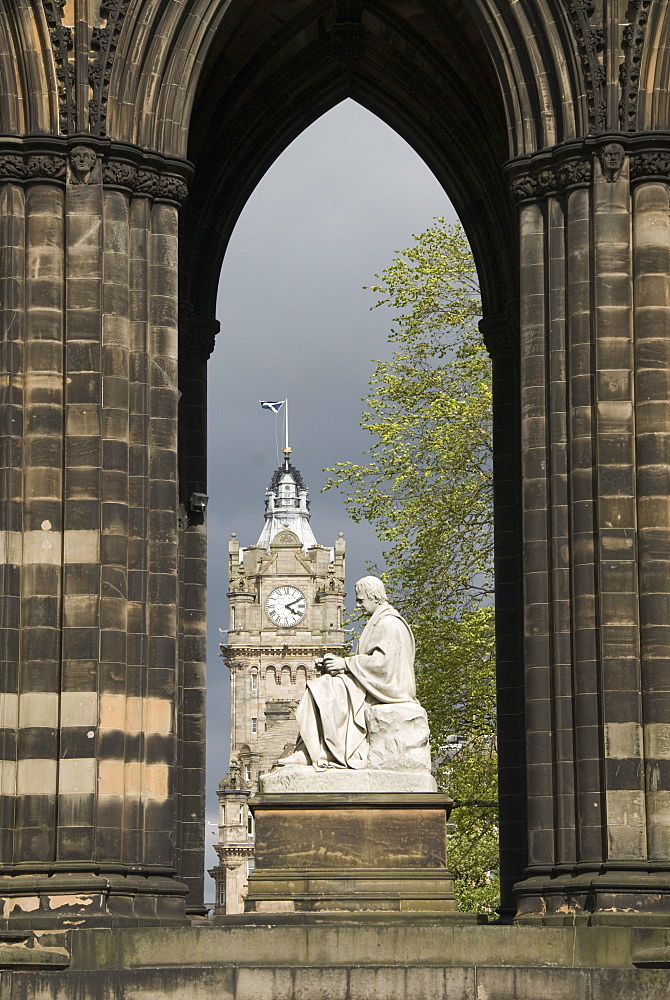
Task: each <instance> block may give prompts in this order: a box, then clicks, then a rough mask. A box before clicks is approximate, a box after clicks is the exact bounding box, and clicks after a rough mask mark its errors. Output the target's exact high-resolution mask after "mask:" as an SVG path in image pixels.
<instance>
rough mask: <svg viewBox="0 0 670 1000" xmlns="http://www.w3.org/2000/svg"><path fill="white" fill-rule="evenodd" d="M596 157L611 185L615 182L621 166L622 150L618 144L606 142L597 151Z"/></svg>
mask: <svg viewBox="0 0 670 1000" xmlns="http://www.w3.org/2000/svg"><path fill="white" fill-rule="evenodd" d="M598 157H599V159H600V165H601V167H602V171H603V174H604V176H605V178H606V179H607V180H608V181H609V182H610V183H611V182H612V181H615V180H617V178H618V176H619V173H620V171H621V167H622V166H623V158H624V148H623V146H622V145H621V143H620V142H608V143H606V145H604V146H601V147H600V149H599V150H598Z"/></svg>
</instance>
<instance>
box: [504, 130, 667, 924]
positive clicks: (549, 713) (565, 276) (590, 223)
mask: <svg viewBox="0 0 670 1000" xmlns="http://www.w3.org/2000/svg"><path fill="white" fill-rule="evenodd" d="M614 138H617V137H614ZM631 152H632V155H631V156H629V155H627V151H626V150H625V149H624V147H623V146H622V145H621V144H620V143H619V142H618V141H617V142H607V140H601V141H600V142H599V144H598V145H596V143H595V142H587V143H586V144H585V145H584V146H583V147H582V148H581V149H579V150H576V149H575V148H574V147H572V148H566V149H560V148H558V149H556V150H553V151H550V152H548V153H546V154H540V155H538V156H537V157H535V158H533V160H531V161H526V162H525V164H524V165H523V170H522V167H521V165H519V164H517V165H516V167H515V168H513V179H512V186H513V190H514V191H515V194H516V195H517V197H518V199H519V223H520V254H521V289H520V291H521V408H522V442H523V475H522V482H523V486H522V488H523V552H524V595H525V597H524V604H525V654H524V655H525V693H526V732H527V736H526V747H527V780H528V853H529V857H528V869H527V878H526V879H525V880H524V881H523V882H521V883H519V884H518V885H517V886H516V893H517V896H518V907H519V909H518V914H517V919H518V920H522V921H528V920H538V919H540V920H542V921H544V922H547V923H551V922H555V923H562V922H565V921H568V922H573V921H575V920H576V921H584V922H589V923H608V922H609V923H616V922H626V921H629V920H630V919H644V920H645V921H646V922H649V923H653V922H660V923H663V922H664V921H666V920H667V915H668V912H670V850H669V849H668V848H669V845H668V842H667V841H666V839H665V836H664V833H665V830H666V829H667V822H666V810H665V806H666V798H665V795H666V794H667V793H665V792H664V788H665V781H666V779H665V778H664V774H665V763H664V761H665V760H666V759H667V756H668V752H667V751H666V749H665V748H666V745H670V743H669V741H668V736H669V735H670V724H669V723H668V722H667V717H668V715H667V707H668V706H667V705H666V703H665V701H664V692H665V691H667V690H670V684H668V682H667V680H666V678H665V673H666V671H665V670H664V669H659V665H660V663H661V662H663V663H664V665H667V652H666V647H665V646H664V642H665V641H666V636H667V632H668V628H669V626H668V624H667V623H668V615H667V608H668V601H669V600H670V597H669V595H668V591H669V590H670V577H669V576H668V573H667V559H669V558H670V556H669V555H668V554H667V552H666V550H667V549H668V539H669V538H670V534H669V533H668V526H667V525H668V518H667V510H668V507H667V492H668V491H667V486H668V481H669V477H670V464H669V462H670V454H666V450H665V440H666V436H667V435H666V424H667V412H668V406H669V405H670V383H669V382H668V376H667V372H666V370H665V365H666V363H667V358H666V357H665V354H664V347H663V345H664V344H665V340H666V339H667V338H666V337H665V336H664V332H663V331H664V329H665V327H666V326H667V319H666V313H665V311H666V310H667V308H668V306H667V301H668V287H667V284H668V277H667V271H666V266H667V262H668V259H669V258H668V254H669V253H670V201H669V200H668V187H667V184H668V182H669V180H670V178H667V177H666V178H665V180H664V181H663V182H661V183H659V182H655V183H647V180H648V179H647V178H645V177H643V176H641V174H642V173H643V161H644V156H642V155H641V154H638V153H636V152H635V147H634V145H633V149H632V150H631ZM631 219H632V224H631ZM664 754H665V755H666V756H664Z"/></svg>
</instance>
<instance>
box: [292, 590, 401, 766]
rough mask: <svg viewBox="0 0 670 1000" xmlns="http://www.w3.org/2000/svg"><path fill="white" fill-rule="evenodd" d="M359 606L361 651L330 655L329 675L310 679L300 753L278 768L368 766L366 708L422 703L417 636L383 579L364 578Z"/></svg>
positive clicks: (301, 714) (302, 708)
mask: <svg viewBox="0 0 670 1000" xmlns="http://www.w3.org/2000/svg"><path fill="white" fill-rule="evenodd" d="M356 604H357V606H358V607H359V608H360V609H361V610H362V611H363V613H364V614H365V615H367V616H368V618H369V620H368V622H367V624H366V626H365V628H364V629H363V632H362V634H361V637H360V640H359V643H358V652H357V653H355V654H354V655H353V656H344V657H342V656H335V655H333V654H332V653H328V654H327V655H326V656H324V658H323V668H324V672H323V673H322V674H321V675H320V676H319V677H316V678H315V679H314V680H310V681H308V683H307V689H306V691H305V694H304V695H303V697H302V700H301V701H300V704H299V706H298V709H297V712H296V719H297V722H298V727H299V730H300V738H299V740H298V743H297V746H296V750H295V753H293V754H291V755H290V756H288V757H283V758H282V759H280V760H279V761H278V762H277V763H278V764H281V765H285V764H305V765H309V764H312V765H313V766H314V767H315V768H316V769H317V770H322V769H325V768H328V767H342V768H364V767H365V766H366V763H367V756H368V743H367V728H366V720H365V710H366V708H369V707H370V706H372V705H379V704H396V703H405V704H406V703H407V702H414V703H417V702H416V682H415V678H414V636H413V635H412V631H411V629H410V627H409V625H408V624H407V622H406V621H405V619H404V618H403V617H402V616H401V615H400V614H398V612H397V611H396V610H395V608H393V607H391V605H390V604H389V602H388V600H387V597H386V591H385V589H384V584H383V583H382V581H381V580H379V579H378V578H377V577H376V576H366V577H363V579H362V580H359V581H358V583H357V584H356ZM417 705H418V703H417Z"/></svg>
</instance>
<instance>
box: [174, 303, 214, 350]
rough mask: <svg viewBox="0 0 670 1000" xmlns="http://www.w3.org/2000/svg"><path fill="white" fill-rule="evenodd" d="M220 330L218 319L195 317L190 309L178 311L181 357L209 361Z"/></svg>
mask: <svg viewBox="0 0 670 1000" xmlns="http://www.w3.org/2000/svg"><path fill="white" fill-rule="evenodd" d="M220 329H221V324H220V323H219V321H218V319H215V318H214V317H209V316H196V315H195V314H194V313H193V312H192V310H191V309H190V307H185V308H182V309H180V311H179V350H180V354H182V356H183V355H184V354H186V355H189V356H190V357H192V358H197V359H198V360H199V361H207V360H209V358H210V356H211V354H212V351H213V350H214V343H215V340H216V335H217V333H218V332H219V330H220Z"/></svg>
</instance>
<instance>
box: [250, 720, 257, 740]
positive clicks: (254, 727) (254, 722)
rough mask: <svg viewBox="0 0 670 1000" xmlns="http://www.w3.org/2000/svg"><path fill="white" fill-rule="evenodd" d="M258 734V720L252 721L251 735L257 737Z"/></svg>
mask: <svg viewBox="0 0 670 1000" xmlns="http://www.w3.org/2000/svg"><path fill="white" fill-rule="evenodd" d="M257 733H258V719H252V720H251V735H252V736H256V734H257Z"/></svg>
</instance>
